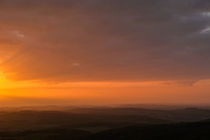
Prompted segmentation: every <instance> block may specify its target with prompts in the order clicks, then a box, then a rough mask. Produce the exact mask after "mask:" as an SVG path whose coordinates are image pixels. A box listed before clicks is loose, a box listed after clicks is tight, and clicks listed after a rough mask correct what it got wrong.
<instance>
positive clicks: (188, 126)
mask: <svg viewBox="0 0 210 140" xmlns="http://www.w3.org/2000/svg"><path fill="white" fill-rule="evenodd" d="M209 139H210V123H200V122H199V123H181V124H165V125H147V126H130V127H126V128H119V129H113V130H107V131H103V132H100V133H97V134H94V135H92V136H91V137H90V138H89V140H209Z"/></svg>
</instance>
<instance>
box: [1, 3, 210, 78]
mask: <svg viewBox="0 0 210 140" xmlns="http://www.w3.org/2000/svg"><path fill="white" fill-rule="evenodd" d="M209 7H210V2H209V1H208V0H185V1H174V0H161V1H158V0H129V1H128V0H114V1H113V0H86V1H81V0H45V1H43V0H42V1H41V0H2V1H1V2H0V8H1V11H0V21H1V29H0V30H1V31H2V33H3V34H4V35H5V36H1V37H0V41H1V43H2V44H8V46H11V47H12V48H10V49H5V47H4V46H3V45H2V46H3V48H2V47H1V52H4V54H9V56H10V57H9V58H8V56H7V57H4V59H5V62H4V63H3V66H2V67H3V68H4V70H6V71H8V72H12V73H15V76H14V77H15V78H18V79H22V80H23V79H48V80H56V81H63V80H69V81H86V80H135V81H136V80H176V79H184V80H186V79H187V80H199V79H206V78H209V74H210V72H209V71H210V65H209V61H210V47H209V45H210V41H209V37H210V30H209V28H210V9H209ZM14 50H15V51H14ZM75 64H76V65H75Z"/></svg>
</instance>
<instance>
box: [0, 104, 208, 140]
mask: <svg viewBox="0 0 210 140" xmlns="http://www.w3.org/2000/svg"><path fill="white" fill-rule="evenodd" d="M209 132H210V110H208V109H196V108H184V109H171V110H169V109H167V110H166V109H162V110H161V109H143V108H130V107H129V108H75V109H70V110H68V109H67V110H66V109H65V110H57V111H49V110H48V111H46V110H45V111H38V110H36V111H33V110H19V111H14V110H12V111H11V110H10V111H1V112H0V140H154V139H155V140H168V139H170V140H173V139H174V140H188V139H189V140H194V139H196V140H200V139H201V140H203V139H204V140H205V139H210V133H209Z"/></svg>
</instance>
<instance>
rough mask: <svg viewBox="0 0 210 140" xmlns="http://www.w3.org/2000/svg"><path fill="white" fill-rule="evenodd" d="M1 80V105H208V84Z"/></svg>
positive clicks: (204, 82) (200, 82)
mask: <svg viewBox="0 0 210 140" xmlns="http://www.w3.org/2000/svg"><path fill="white" fill-rule="evenodd" d="M0 77H1V78H0V100H1V105H37V104H38V105H42V104H44V105H45V104H57V105H70V104H95V105H107V104H131V103H135V104H145V103H158V104H187V103H189V104H193V103H198V104H200V103H204V104H205V103H207V102H208V97H209V94H208V91H209V90H210V87H209V85H210V82H209V80H203V81H198V82H197V83H195V84H194V85H185V84H183V83H179V82H177V81H150V82H114V81H113V82H108V81H107V82H100V81H99V82H62V83H51V82H43V81H12V80H9V79H7V78H6V74H4V73H2V72H1V76H0ZM198 92H200V94H199V95H198V94H197V93H198ZM186 100H188V102H186Z"/></svg>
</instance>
